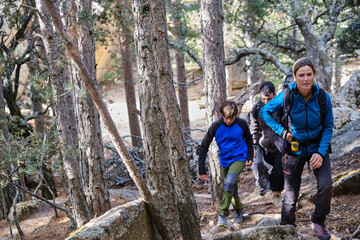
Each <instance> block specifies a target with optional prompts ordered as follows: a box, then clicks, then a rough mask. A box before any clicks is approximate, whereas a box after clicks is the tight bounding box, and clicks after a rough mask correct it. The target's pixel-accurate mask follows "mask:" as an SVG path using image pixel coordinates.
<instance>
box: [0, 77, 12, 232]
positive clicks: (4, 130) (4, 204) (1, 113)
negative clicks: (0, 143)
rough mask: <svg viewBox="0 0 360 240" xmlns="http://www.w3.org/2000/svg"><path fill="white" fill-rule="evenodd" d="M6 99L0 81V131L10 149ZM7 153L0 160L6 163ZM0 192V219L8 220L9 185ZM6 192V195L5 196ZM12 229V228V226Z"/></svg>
mask: <svg viewBox="0 0 360 240" xmlns="http://www.w3.org/2000/svg"><path fill="white" fill-rule="evenodd" d="M5 113H6V112H5V99H4V95H3V86H2V81H1V79H0V129H1V135H2V139H4V140H5V141H6V145H7V146H6V148H8V147H9V146H8V144H9V143H8V142H9V140H10V133H9V129H8V127H7V118H6V114H5ZM4 150H5V151H1V152H0V159H2V160H3V161H4V159H6V156H2V153H3V152H6V149H4ZM0 188H1V189H0V191H1V193H2V195H1V199H0V207H1V209H0V219H3V218H7V216H8V213H9V210H10V207H11V202H12V200H13V199H12V198H11V195H10V194H9V191H10V187H9V185H7V186H4V187H3V186H0ZM4 192H5V194H4ZM10 229H11V226H10Z"/></svg>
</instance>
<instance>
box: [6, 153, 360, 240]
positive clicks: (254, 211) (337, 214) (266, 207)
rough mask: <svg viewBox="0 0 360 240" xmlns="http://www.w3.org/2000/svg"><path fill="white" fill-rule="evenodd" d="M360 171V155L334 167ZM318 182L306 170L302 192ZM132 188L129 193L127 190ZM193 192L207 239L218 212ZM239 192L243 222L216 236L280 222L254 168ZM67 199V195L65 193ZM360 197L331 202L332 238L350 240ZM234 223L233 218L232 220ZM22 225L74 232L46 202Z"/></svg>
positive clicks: (302, 219) (117, 199) (34, 231)
mask: <svg viewBox="0 0 360 240" xmlns="http://www.w3.org/2000/svg"><path fill="white" fill-rule="evenodd" d="M355 169H360V153H358V154H351V155H347V156H344V157H343V158H341V159H339V160H338V161H336V162H335V163H333V165H332V170H333V176H337V175H339V174H342V173H346V172H350V171H353V170H355ZM314 184H315V179H314V176H313V174H312V173H311V172H308V171H307V170H306V169H305V171H304V173H303V181H302V188H301V192H305V191H308V190H309V189H311V188H313V187H314V186H315V185H314ZM126 189H130V190H126ZM135 190H136V189H135V187H134V186H133V185H128V186H127V187H126V188H125V189H112V190H111V191H110V193H111V196H112V197H111V204H112V206H113V207H115V206H118V205H120V204H123V203H125V202H128V201H131V200H132V199H135V198H137V196H138V193H136V191H135ZM194 191H195V193H196V196H197V205H198V212H199V216H200V224H201V232H202V234H203V236H204V238H205V237H208V236H209V234H210V230H211V229H212V228H213V227H214V226H215V224H216V220H217V209H215V208H211V199H210V195H209V194H208V186H207V185H206V184H194ZM239 193H240V196H241V199H242V200H243V202H244V204H245V215H244V222H242V223H241V224H232V226H233V228H232V229H231V230H227V229H223V230H221V231H220V232H219V233H217V234H225V233H228V232H232V231H237V230H241V229H244V228H248V227H252V226H254V225H255V223H256V222H258V221H259V220H260V219H261V218H263V217H271V218H274V219H280V207H275V206H274V205H273V204H272V201H271V199H272V198H271V194H270V193H267V194H266V195H264V196H259V195H257V194H256V191H255V186H254V178H253V174H252V172H251V168H246V169H245V170H244V171H243V172H242V173H241V175H240V180H239ZM62 196H64V194H62ZM359 198H360V195H359V194H357V195H354V194H348V195H343V196H339V197H335V198H333V199H332V203H331V206H332V210H331V213H330V215H329V217H328V219H327V226H328V227H329V229H330V231H331V233H332V234H333V237H332V239H350V238H349V236H350V235H351V233H353V232H354V231H355V230H356V229H357V228H358V226H359V225H360V201H359ZM57 202H58V203H59V204H62V203H63V202H64V197H59V198H58V199H57ZM312 210H313V205H309V206H306V207H304V208H302V209H298V210H297V224H298V227H297V229H298V233H299V234H300V235H302V236H303V238H304V239H317V238H316V235H315V234H314V233H313V232H312V231H311V229H310V214H311V212H312ZM229 221H230V222H231V221H232V216H230V217H229ZM20 226H21V229H22V231H23V232H24V234H25V236H26V239H29V240H35V239H39V240H40V239H41V240H43V239H54V240H55V239H59V240H60V239H65V238H66V237H67V236H68V235H69V234H70V232H71V230H70V221H69V219H68V218H67V217H66V215H65V214H64V213H63V212H59V216H58V217H57V218H56V217H55V214H54V210H53V209H52V208H50V207H48V206H46V205H45V204H43V203H40V204H39V207H38V208H37V209H36V210H35V211H34V212H32V213H31V215H29V216H27V217H26V218H24V219H23V220H21V221H20ZM0 229H1V231H0V239H3V238H10V232H9V227H8V226H7V223H6V221H4V220H2V221H1V222H0ZM12 230H13V233H14V234H16V233H17V231H16V227H15V226H12Z"/></svg>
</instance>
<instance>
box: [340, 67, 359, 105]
mask: <svg viewBox="0 0 360 240" xmlns="http://www.w3.org/2000/svg"><path fill="white" fill-rule="evenodd" d="M337 95H338V96H340V97H341V98H343V99H345V100H346V101H347V102H348V103H350V105H349V107H350V108H353V109H360V71H357V72H355V73H354V74H353V75H351V77H350V79H349V80H348V81H347V83H346V84H345V85H344V86H343V87H342V88H341V89H340V91H339V93H338V94H337Z"/></svg>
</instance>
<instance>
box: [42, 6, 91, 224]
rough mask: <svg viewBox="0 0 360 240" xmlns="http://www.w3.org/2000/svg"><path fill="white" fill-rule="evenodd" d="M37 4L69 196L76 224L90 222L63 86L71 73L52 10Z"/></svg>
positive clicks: (71, 104)
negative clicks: (54, 25)
mask: <svg viewBox="0 0 360 240" xmlns="http://www.w3.org/2000/svg"><path fill="white" fill-rule="evenodd" d="M36 5H37V7H38V9H39V10H40V14H39V15H40V19H41V21H40V27H41V32H42V35H43V41H44V45H45V49H46V52H47V60H48V64H49V77H50V81H51V84H52V88H53V98H54V104H55V115H56V127H57V130H58V131H59V132H60V142H61V146H62V148H61V153H62V157H63V162H64V169H65V173H66V176H67V180H68V185H69V195H70V196H69V198H70V202H71V208H72V212H73V214H74V218H75V220H76V223H77V227H80V226H82V225H83V224H85V223H87V222H88V221H90V219H91V214H90V210H89V207H88V205H87V202H86V199H85V195H84V192H83V188H82V185H81V181H80V177H79V167H78V158H77V152H76V149H77V128H76V120H75V109H74V102H73V95H72V94H73V93H72V91H70V90H69V89H67V87H66V86H67V85H68V84H69V83H70V73H69V71H68V66H67V65H66V64H65V62H66V59H65V58H64V56H65V52H63V51H61V48H60V44H61V43H60V42H59V39H58V38H57V37H56V34H55V32H54V29H53V26H52V24H51V23H52V21H51V16H49V15H47V14H48V13H49V10H48V9H53V6H50V8H48V6H46V5H45V4H43V0H36Z"/></svg>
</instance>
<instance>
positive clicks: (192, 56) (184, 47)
mask: <svg viewBox="0 0 360 240" xmlns="http://www.w3.org/2000/svg"><path fill="white" fill-rule="evenodd" d="M169 45H170V47H172V48H174V49H177V50H183V51H185V52H186V53H187V54H188V55H189V57H190V58H192V59H193V60H194V61H195V62H196V63H197V64H198V65H199V67H200V69H201V70H202V69H203V65H202V62H201V60H200V59H199V58H198V57H197V56H196V55H195V53H193V52H192V51H191V49H190V48H189V47H188V46H187V45H185V44H184V45H181V46H179V45H178V44H176V43H174V42H169Z"/></svg>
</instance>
